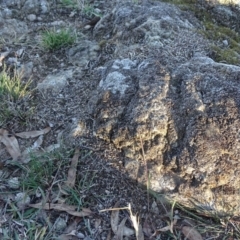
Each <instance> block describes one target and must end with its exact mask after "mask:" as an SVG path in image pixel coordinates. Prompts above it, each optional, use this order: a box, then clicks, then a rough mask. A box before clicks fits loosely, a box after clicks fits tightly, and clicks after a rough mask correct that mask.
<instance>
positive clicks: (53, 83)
mask: <svg viewBox="0 0 240 240" xmlns="http://www.w3.org/2000/svg"><path fill="white" fill-rule="evenodd" d="M72 75H73V71H72V70H66V71H60V72H58V73H56V74H49V75H48V76H47V77H46V78H45V79H44V80H43V82H41V83H39V84H38V85H37V88H38V89H39V90H41V91H43V92H46V91H47V90H51V91H52V92H53V93H59V92H60V91H61V90H62V89H63V88H64V87H65V86H66V84H67V79H69V78H71V77H72Z"/></svg>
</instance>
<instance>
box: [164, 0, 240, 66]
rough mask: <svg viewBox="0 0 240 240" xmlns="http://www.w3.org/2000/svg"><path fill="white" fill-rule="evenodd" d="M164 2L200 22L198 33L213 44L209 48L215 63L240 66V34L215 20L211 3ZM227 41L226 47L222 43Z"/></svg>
mask: <svg viewBox="0 0 240 240" xmlns="http://www.w3.org/2000/svg"><path fill="white" fill-rule="evenodd" d="M164 2H168V3H173V4H176V5H178V6H179V7H180V8H181V9H182V10H185V11H191V12H193V13H194V15H195V17H196V18H198V19H199V20H200V21H201V22H202V26H203V27H202V29H200V30H199V33H200V34H202V35H203V36H204V37H206V38H207V39H209V40H210V41H211V42H212V43H213V44H212V46H211V47H210V50H211V54H210V55H211V57H212V58H213V59H214V60H215V61H216V62H225V63H229V64H235V65H240V55H239V54H240V34H239V33H238V32H236V31H235V30H234V29H231V26H229V27H226V26H223V25H222V24H220V23H219V22H218V20H217V16H216V13H213V12H212V11H211V8H212V5H211V3H207V2H201V4H200V3H199V2H198V1H197V0H164ZM223 41H227V43H228V44H227V45H226V44H225V45H224V43H223Z"/></svg>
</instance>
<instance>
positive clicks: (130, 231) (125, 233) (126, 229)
mask: <svg viewBox="0 0 240 240" xmlns="http://www.w3.org/2000/svg"><path fill="white" fill-rule="evenodd" d="M134 233H135V231H134V230H133V229H131V228H129V227H126V226H124V228H123V236H126V237H130V236H132V235H133V234H134Z"/></svg>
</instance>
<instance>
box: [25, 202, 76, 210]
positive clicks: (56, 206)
mask: <svg viewBox="0 0 240 240" xmlns="http://www.w3.org/2000/svg"><path fill="white" fill-rule="evenodd" d="M29 206H30V207H33V208H39V209H44V210H51V209H54V210H59V211H74V210H75V209H76V208H77V207H76V206H71V205H67V204H64V203H63V204H57V203H41V202H40V203H36V204H29Z"/></svg>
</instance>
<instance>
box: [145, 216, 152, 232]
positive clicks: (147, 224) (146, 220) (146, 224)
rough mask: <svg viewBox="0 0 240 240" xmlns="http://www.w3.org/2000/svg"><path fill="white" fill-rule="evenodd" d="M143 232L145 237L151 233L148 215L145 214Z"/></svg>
mask: <svg viewBox="0 0 240 240" xmlns="http://www.w3.org/2000/svg"><path fill="white" fill-rule="evenodd" d="M143 232H144V233H145V235H147V237H150V236H151V235H152V233H153V230H152V228H151V226H150V222H149V218H148V216H146V218H145V221H144V223H143Z"/></svg>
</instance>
